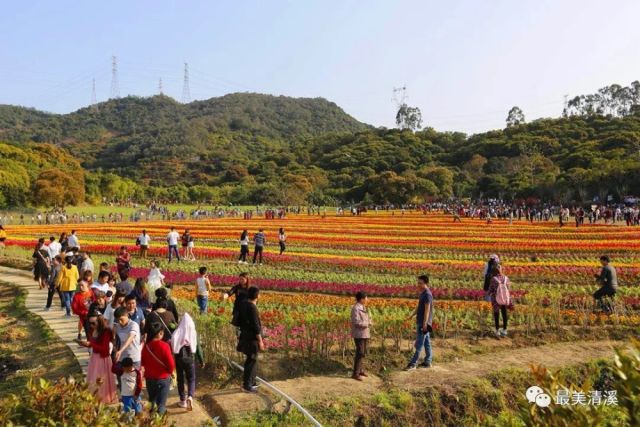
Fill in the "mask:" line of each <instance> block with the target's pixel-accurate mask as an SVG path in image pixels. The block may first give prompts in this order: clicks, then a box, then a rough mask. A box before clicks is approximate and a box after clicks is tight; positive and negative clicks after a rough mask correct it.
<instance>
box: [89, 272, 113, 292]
mask: <svg viewBox="0 0 640 427" xmlns="http://www.w3.org/2000/svg"><path fill="white" fill-rule="evenodd" d="M110 277H111V274H109V272H108V271H101V272H100V273H99V274H98V279H97V281H95V282H93V285H91V289H94V290H98V291H101V292H104V294H105V295H106V294H107V292H109V290H110V289H109V278H110Z"/></svg>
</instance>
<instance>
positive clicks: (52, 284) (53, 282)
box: [44, 255, 64, 311]
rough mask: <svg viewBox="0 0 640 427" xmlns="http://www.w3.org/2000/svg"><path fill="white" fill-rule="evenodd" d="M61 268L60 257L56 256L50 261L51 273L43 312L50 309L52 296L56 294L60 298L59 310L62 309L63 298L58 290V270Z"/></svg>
mask: <svg viewBox="0 0 640 427" xmlns="http://www.w3.org/2000/svg"><path fill="white" fill-rule="evenodd" d="M61 268H62V257H61V256H60V255H56V257H55V258H53V260H52V264H51V270H50V271H51V272H50V273H49V278H48V280H47V304H46V305H45V306H44V311H49V310H50V309H51V304H52V303H53V295H55V294H56V293H57V294H58V297H60V308H61V309H64V297H63V296H62V292H60V288H59V287H58V274H60V269H61Z"/></svg>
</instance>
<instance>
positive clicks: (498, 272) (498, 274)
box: [489, 264, 511, 338]
mask: <svg viewBox="0 0 640 427" xmlns="http://www.w3.org/2000/svg"><path fill="white" fill-rule="evenodd" d="M489 295H490V296H491V307H492V308H493V321H494V324H495V327H496V330H495V335H496V337H498V338H501V337H506V336H507V321H508V318H507V308H509V307H510V306H511V283H510V282H509V278H508V277H507V276H505V275H504V274H502V265H501V264H495V265H494V266H493V267H492V270H491V284H490V285H489ZM500 314H502V329H499V327H500V322H499V321H500V317H499V316H500Z"/></svg>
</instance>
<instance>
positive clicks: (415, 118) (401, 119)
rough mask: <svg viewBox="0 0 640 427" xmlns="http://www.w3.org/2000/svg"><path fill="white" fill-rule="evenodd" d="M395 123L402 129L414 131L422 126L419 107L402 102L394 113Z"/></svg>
mask: <svg viewBox="0 0 640 427" xmlns="http://www.w3.org/2000/svg"><path fill="white" fill-rule="evenodd" d="M396 125H397V126H398V127H399V128H400V129H402V130H404V129H409V130H411V131H413V132H415V131H416V130H418V129H419V128H420V127H421V126H422V113H421V112H420V109H419V108H418V107H409V106H408V105H407V104H402V105H401V106H400V108H399V109H398V113H397V114H396Z"/></svg>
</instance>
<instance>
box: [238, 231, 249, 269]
mask: <svg viewBox="0 0 640 427" xmlns="http://www.w3.org/2000/svg"><path fill="white" fill-rule="evenodd" d="M248 255H249V232H248V231H247V230H244V231H243V232H242V234H240V257H239V258H238V264H246V263H247V256H248Z"/></svg>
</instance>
